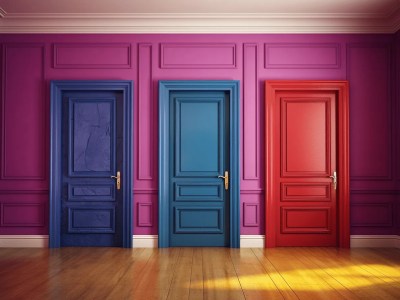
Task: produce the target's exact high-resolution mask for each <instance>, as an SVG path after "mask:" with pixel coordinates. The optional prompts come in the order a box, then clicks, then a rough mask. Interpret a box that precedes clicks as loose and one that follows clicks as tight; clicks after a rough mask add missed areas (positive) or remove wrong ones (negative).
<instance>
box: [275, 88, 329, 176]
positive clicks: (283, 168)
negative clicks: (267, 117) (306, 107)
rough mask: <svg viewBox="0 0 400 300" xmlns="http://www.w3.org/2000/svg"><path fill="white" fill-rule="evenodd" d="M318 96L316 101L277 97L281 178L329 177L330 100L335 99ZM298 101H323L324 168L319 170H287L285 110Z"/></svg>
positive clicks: (311, 102)
mask: <svg viewBox="0 0 400 300" xmlns="http://www.w3.org/2000/svg"><path fill="white" fill-rule="evenodd" d="M329 96H330V95H327V96H326V97H322V96H320V97H319V98H318V101H316V100H314V99H313V100H308V99H307V98H299V97H298V96H295V97H292V96H290V97H287V96H286V95H285V96H282V97H280V98H279V102H280V105H281V133H280V149H281V162H280V163H281V171H280V172H281V173H280V174H281V177H282V178H289V177H320V176H322V177H329V176H330V173H329V170H331V145H332V144H331V143H332V136H331V134H330V133H331V132H332V127H331V123H332V121H331V116H332V114H331V101H335V100H334V99H332V97H329ZM298 103H302V104H304V103H309V104H316V103H324V104H325V121H326V123H325V128H326V129H325V133H326V139H325V151H326V153H325V163H324V167H325V170H319V171H310V170H295V171H291V170H288V157H289V154H288V149H289V147H288V122H287V112H288V106H289V104H298Z"/></svg>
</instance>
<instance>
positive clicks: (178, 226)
mask: <svg viewBox="0 0 400 300" xmlns="http://www.w3.org/2000/svg"><path fill="white" fill-rule="evenodd" d="M201 211H203V212H212V211H213V212H216V213H217V219H216V222H217V224H216V226H215V227H211V226H208V227H206V226H205V224H204V223H203V224H201V226H191V227H189V226H182V225H183V224H182V213H184V212H201ZM174 213H175V222H174V223H175V226H174V227H175V228H174V229H175V233H223V230H224V215H223V209H222V208H221V207H215V206H210V207H195V206H179V207H175V209H174Z"/></svg>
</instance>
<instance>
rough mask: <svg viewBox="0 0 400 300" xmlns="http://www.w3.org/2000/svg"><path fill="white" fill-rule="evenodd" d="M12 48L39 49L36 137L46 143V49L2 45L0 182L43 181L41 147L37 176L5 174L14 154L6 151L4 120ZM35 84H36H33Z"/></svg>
mask: <svg viewBox="0 0 400 300" xmlns="http://www.w3.org/2000/svg"><path fill="white" fill-rule="evenodd" d="M0 26H1V25H0ZM13 48H14V49H22V50H27V49H30V50H32V49H40V55H39V58H40V59H41V62H40V68H41V69H40V70H39V72H38V74H40V80H41V83H40V84H38V86H39V88H38V90H39V93H40V95H39V97H37V98H36V99H35V100H36V101H37V102H38V106H40V108H41V109H40V112H42V114H43V115H42V118H41V120H40V121H38V122H40V129H41V130H40V132H41V134H42V136H39V137H38V138H39V139H41V140H40V142H39V144H40V145H41V146H43V145H44V144H45V143H46V141H47V140H46V139H47V137H46V135H44V134H43V133H44V132H47V126H46V125H47V121H46V118H45V117H43V116H44V113H43V112H45V111H46V107H47V102H46V100H45V98H46V97H45V95H46V92H45V80H44V78H45V56H46V47H45V45H44V44H43V43H25V42H23V43H5V44H3V45H2V57H1V59H2V61H1V62H2V64H3V67H2V69H1V78H2V82H1V85H2V92H1V94H0V98H1V99H0V100H1V104H0V108H1V113H0V118H1V125H2V130H1V131H0V141H1V144H2V145H1V148H0V150H1V155H0V160H1V164H2V167H1V170H0V180H13V181H45V180H46V175H47V163H46V161H47V159H46V157H47V150H46V148H45V147H41V149H40V151H39V152H40V154H39V155H40V157H37V158H40V159H41V160H42V162H43V163H44V164H45V166H44V168H43V169H42V170H39V173H38V174H35V175H27V174H25V175H23V174H18V175H16V174H14V175H10V174H7V173H8V168H9V167H8V166H9V165H8V162H9V161H10V159H9V157H7V153H9V152H14V151H8V149H7V147H6V145H7V142H6V139H7V135H8V132H7V129H8V127H9V126H10V124H7V118H6V115H7V105H9V103H8V102H7V99H10V98H12V97H10V96H8V94H7V93H8V83H9V81H11V80H12V79H10V78H9V76H7V72H8V70H9V69H10V67H9V65H10V64H11V62H10V60H9V58H8V55H9V52H10V51H11V49H13ZM25 55H26V54H25ZM25 73H26V72H25ZM38 74H36V75H38ZM30 75H31V76H34V75H32V74H31V73H30ZM20 77H21V76H19V78H18V80H19V81H21V80H23V79H21V78H20ZM14 79H15V78H14ZM33 81H35V79H34V80H33ZM25 84H26V83H25ZM35 84H36V82H35ZM18 96H19V97H18V98H25V96H26V95H22V96H21V95H18ZM18 98H17V99H14V98H12V100H13V101H14V100H20V99H18ZM31 100H32V99H31ZM8 101H10V100H8ZM20 101H21V100H20ZM39 101H40V103H39ZM14 102H15V101H14ZM20 105H21V103H20ZM14 125H15V124H14ZM37 158H36V159H37Z"/></svg>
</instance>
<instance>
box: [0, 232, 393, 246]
mask: <svg viewBox="0 0 400 300" xmlns="http://www.w3.org/2000/svg"><path fill="white" fill-rule="evenodd" d="M264 245H265V236H264V235H241V236H240V247H241V248H264ZM48 246H49V236H48V235H0V248H47V247H48ZM157 247H158V235H134V236H133V248H157ZM350 247H351V248H400V236H399V235H352V236H351V237H350Z"/></svg>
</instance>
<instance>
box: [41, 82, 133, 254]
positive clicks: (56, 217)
mask: <svg viewBox="0 0 400 300" xmlns="http://www.w3.org/2000/svg"><path fill="white" fill-rule="evenodd" d="M71 91H96V92H101V91H107V92H109V91H111V92H113V91H115V92H122V94H123V96H122V99H123V116H124V120H123V135H124V141H123V162H124V163H123V167H122V170H121V171H122V174H123V176H122V179H121V181H122V186H123V187H124V189H123V195H122V199H123V200H122V210H123V213H122V214H123V220H122V246H123V247H124V248H131V247H132V214H133V211H132V169H133V162H132V149H133V148H132V132H133V128H132V124H133V123H132V118H133V117H132V116H133V111H132V101H133V82H132V81H130V80H95V81H92V80H52V81H51V82H50V178H49V198H50V207H49V214H50V216H49V247H50V248H59V247H60V246H61V201H60V199H61V197H62V182H61V180H62V119H63V111H62V106H63V105H62V97H63V93H64V92H71Z"/></svg>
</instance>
